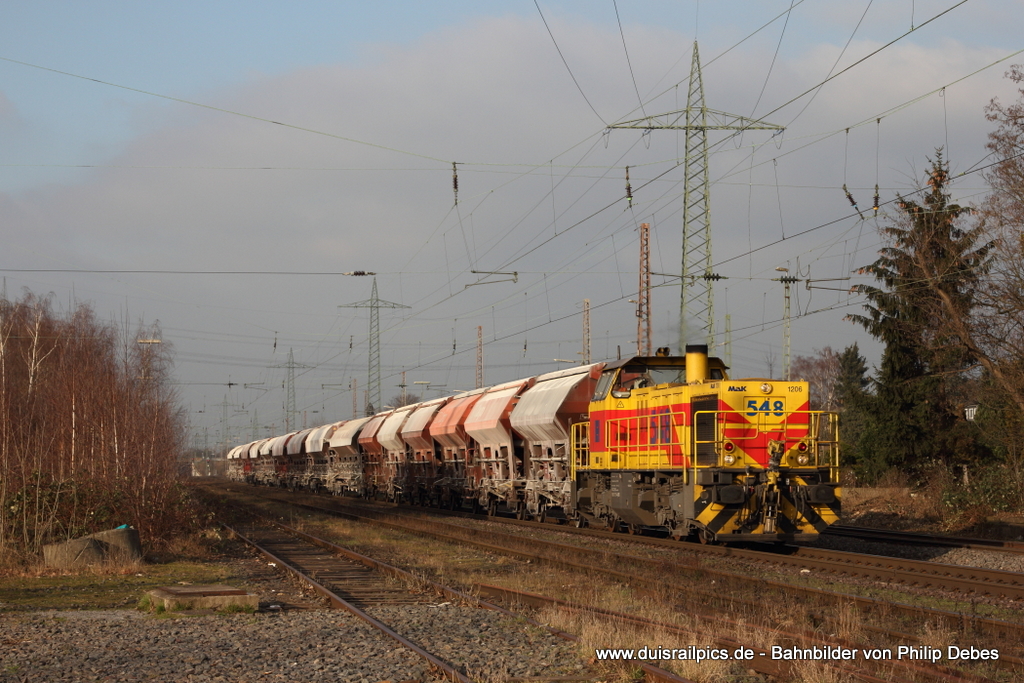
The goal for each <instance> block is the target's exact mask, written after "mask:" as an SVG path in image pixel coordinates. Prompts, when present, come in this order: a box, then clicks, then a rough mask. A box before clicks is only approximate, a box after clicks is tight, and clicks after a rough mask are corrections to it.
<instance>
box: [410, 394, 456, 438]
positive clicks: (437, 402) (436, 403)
mask: <svg viewBox="0 0 1024 683" xmlns="http://www.w3.org/2000/svg"><path fill="white" fill-rule="evenodd" d="M447 400H448V398H447V397H444V398H435V399H434V400H432V401H427V402H425V403H420V404H419V405H418V406H417V407H416V410H414V411H413V413H412V415H410V416H409V419H408V420H406V422H405V425H404V426H403V427H402V434H407V433H410V432H421V431H423V428H424V427H426V426H427V423H428V422H430V418H432V417H434V413H436V412H437V409H438V408H440V407H441V406H443V405H444V403H445V401H447Z"/></svg>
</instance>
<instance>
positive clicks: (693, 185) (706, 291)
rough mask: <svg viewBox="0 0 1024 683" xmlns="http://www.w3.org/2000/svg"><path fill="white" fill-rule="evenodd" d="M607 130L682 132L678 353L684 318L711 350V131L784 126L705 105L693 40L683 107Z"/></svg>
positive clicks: (683, 335) (683, 338) (684, 335)
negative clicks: (681, 248) (702, 334)
mask: <svg viewBox="0 0 1024 683" xmlns="http://www.w3.org/2000/svg"><path fill="white" fill-rule="evenodd" d="M608 127H609V128H632V129H637V130H645V131H646V130H683V131H686V145H685V157H684V159H685V161H684V163H685V166H686V170H685V172H686V175H685V176H684V180H683V259H682V265H683V268H682V283H681V285H680V293H679V352H680V353H682V351H683V349H684V348H685V347H686V343H687V341H689V340H688V339H687V337H688V335H687V329H686V327H687V320H688V319H689V320H693V321H694V323H695V324H696V326H697V328H698V329H700V330H704V331H705V332H706V334H707V343H708V347H709V348H714V344H715V328H714V322H715V316H714V300H713V297H714V282H715V280H719V279H721V276H720V275H718V274H717V273H712V272H711V211H710V209H711V206H710V204H711V202H710V194H711V193H710V184H709V181H708V131H709V130H775V131H781V130H785V128H784V127H783V126H777V125H775V124H773V123H766V122H764V121H761V120H759V119H749V118H746V117H745V116H740V115H738V114H727V113H725V112H721V111H716V110H714V109H708V108H707V107H706V106H704V80H703V78H702V77H701V72H700V54H699V52H698V50H697V41H694V42H693V61H692V63H691V66H690V89H689V93H688V95H687V99H686V109H680V110H678V111H672V112H668V113H667V114H657V115H654V116H645V117H644V118H642V119H634V120H632V121H623V122H621V123H615V124H612V125H611V126H608Z"/></svg>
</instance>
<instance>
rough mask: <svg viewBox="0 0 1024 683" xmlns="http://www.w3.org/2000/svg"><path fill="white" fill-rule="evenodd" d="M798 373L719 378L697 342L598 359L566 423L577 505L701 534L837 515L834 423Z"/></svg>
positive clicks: (782, 526) (754, 534) (720, 367)
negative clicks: (588, 396) (666, 351)
mask: <svg viewBox="0 0 1024 683" xmlns="http://www.w3.org/2000/svg"><path fill="white" fill-rule="evenodd" d="M809 398H810V396H809V387H808V384H807V382H789V381H774V380H769V379H750V378H747V379H742V380H730V379H729V378H728V376H727V375H726V368H725V366H724V364H723V363H722V362H721V361H720V360H719V359H717V358H708V355H707V347H706V346H689V347H687V349H686V355H685V357H669V356H667V355H664V356H654V357H636V358H630V359H627V360H620V361H616V362H610V363H607V364H606V365H605V367H604V371H603V372H602V375H601V378H600V380H599V381H598V384H597V388H596V390H595V394H594V397H593V400H592V401H591V403H590V413H589V419H588V420H587V421H584V422H580V423H578V424H576V425H574V426H573V431H574V438H573V476H574V483H575V486H576V495H575V503H576V506H577V511H576V512H577V513H578V514H580V515H582V516H584V517H587V518H589V519H591V520H592V521H595V520H600V521H603V522H604V523H606V524H607V525H608V526H610V527H612V528H616V527H619V526H625V527H626V528H627V529H628V530H630V531H634V532H635V531H638V530H639V529H640V528H642V527H645V526H647V527H651V526H658V527H666V528H668V529H669V531H670V533H672V535H674V536H677V537H686V536H695V537H697V538H699V539H700V540H702V541H725V542H730V541H750V540H762V541H763V540H779V541H782V540H807V539H810V538H813V537H814V536H816V535H817V534H818V533H819V532H821V531H822V530H823V529H824V528H825V527H827V526H828V525H829V524H832V523H833V522H836V521H837V520H838V518H839V500H840V489H839V471H838V465H839V459H838V425H837V420H836V415H835V414H834V413H828V412H822V411H813V410H810V409H809V408H810V402H809Z"/></svg>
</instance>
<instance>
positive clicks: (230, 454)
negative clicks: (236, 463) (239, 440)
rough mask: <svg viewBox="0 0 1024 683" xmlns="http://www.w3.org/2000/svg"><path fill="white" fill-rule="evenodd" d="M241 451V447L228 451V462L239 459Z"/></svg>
mask: <svg viewBox="0 0 1024 683" xmlns="http://www.w3.org/2000/svg"><path fill="white" fill-rule="evenodd" d="M240 450H242V447H241V446H235V447H234V448H232V449H231V450H230V451H228V460H234V459H235V458H237V457H238V451H240Z"/></svg>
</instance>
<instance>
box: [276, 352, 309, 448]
mask: <svg viewBox="0 0 1024 683" xmlns="http://www.w3.org/2000/svg"><path fill="white" fill-rule="evenodd" d="M270 367H272V368H286V369H287V370H288V375H287V378H286V380H285V392H286V394H285V400H284V430H285V432H290V431H292V427H293V426H295V414H296V413H298V412H299V411H298V410H297V409H296V407H295V368H309V367H311V366H309V365H303V364H302V363H296V362H295V355H294V354H293V353H292V350H291V349H288V362H287V363H281V364H280V365H271V366H270Z"/></svg>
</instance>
